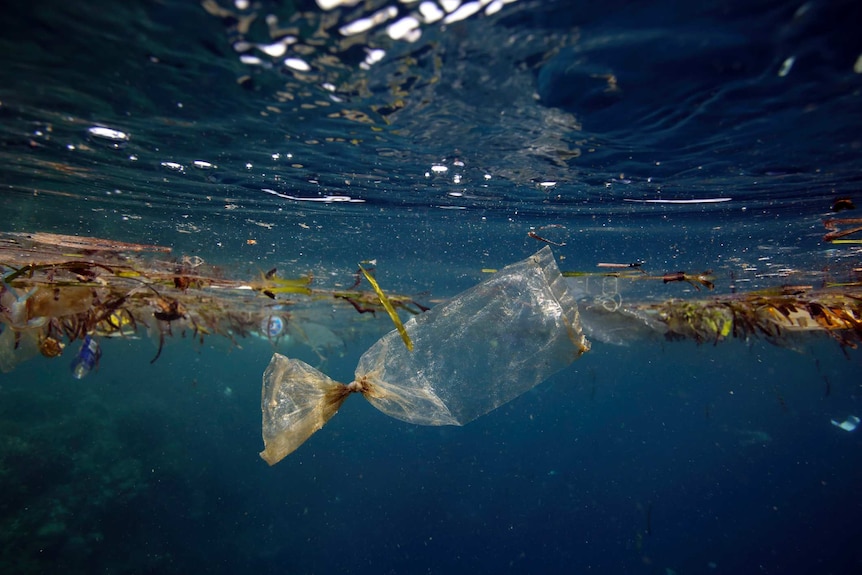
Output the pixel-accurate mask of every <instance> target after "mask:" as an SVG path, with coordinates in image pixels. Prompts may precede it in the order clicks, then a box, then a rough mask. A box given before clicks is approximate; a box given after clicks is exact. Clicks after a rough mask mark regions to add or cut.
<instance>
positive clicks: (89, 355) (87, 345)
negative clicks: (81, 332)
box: [72, 335, 102, 379]
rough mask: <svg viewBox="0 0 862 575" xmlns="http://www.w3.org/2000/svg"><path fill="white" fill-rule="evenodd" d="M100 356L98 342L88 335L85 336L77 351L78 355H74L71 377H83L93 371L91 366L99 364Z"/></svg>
mask: <svg viewBox="0 0 862 575" xmlns="http://www.w3.org/2000/svg"><path fill="white" fill-rule="evenodd" d="M101 357H102V350H101V348H99V342H97V341H96V340H95V339H94V338H93V337H91V336H89V335H87V336H85V337H84V342H83V343H82V344H81V349H80V350H79V351H78V355H77V356H75V361H73V362H72V377H74V378H75V379H83V378H84V377H85V376H86V375H87V374H89V373H90V372H91V371H93V368H95V367H96V366H97V365H99V359H100V358H101Z"/></svg>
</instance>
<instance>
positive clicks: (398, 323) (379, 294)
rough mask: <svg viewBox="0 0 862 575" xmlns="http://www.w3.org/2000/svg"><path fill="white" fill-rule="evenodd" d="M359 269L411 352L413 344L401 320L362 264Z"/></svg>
mask: <svg viewBox="0 0 862 575" xmlns="http://www.w3.org/2000/svg"><path fill="white" fill-rule="evenodd" d="M359 269H360V270H361V271H362V275H364V276H365V279H367V280H368V283H370V284H371V287H372V288H374V293H376V294H377V297H378V298H380V303H381V304H383V308H384V309H385V310H386V313H388V314H389V317H390V318H392V323H394V324H395V329H397V330H398V333H400V334H401V339H403V340H404V345H406V346H407V349H408V350H409V351H413V342H412V341H410V336H409V335H408V334H407V330H406V329H404V324H403V323H401V318H400V317H398V314H397V313H396V312H395V308H394V307H392V302H390V301H389V298H388V297H386V294H385V293H383V290H382V289H380V286H379V285H377V280H375V279H374V278H373V277H371V274H370V273H368V271H367V270H366V269H365V268H364V267H362V264H359Z"/></svg>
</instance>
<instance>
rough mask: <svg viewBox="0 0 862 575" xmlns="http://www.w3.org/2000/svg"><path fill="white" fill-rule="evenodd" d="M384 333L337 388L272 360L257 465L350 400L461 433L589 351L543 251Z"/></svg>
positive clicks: (286, 449)
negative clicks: (459, 428) (353, 396)
mask: <svg viewBox="0 0 862 575" xmlns="http://www.w3.org/2000/svg"><path fill="white" fill-rule="evenodd" d="M405 329H406V331H407V334H409V337H410V340H412V342H413V346H414V350H413V351H409V350H408V349H407V348H406V347H405V345H404V343H403V342H402V336H401V335H400V334H399V333H398V332H397V331H392V332H390V333H388V334H387V335H385V336H384V337H382V338H381V339H380V340H378V341H377V343H375V344H374V345H373V346H372V347H371V348H370V349H369V350H368V351H366V352H365V354H363V355H362V357H361V358H360V360H359V364H358V366H357V368H356V372H355V379H354V381H353V382H351V383H350V384H348V385H344V384H341V383H337V382H335V381H333V380H331V379H330V378H329V377H327V376H326V375H324V374H323V373H321V372H319V371H317V370H316V369H314V368H313V367H311V366H309V365H307V364H305V363H303V362H301V361H298V360H295V359H290V358H287V357H284V356H282V355H279V354H275V355H274V356H273V358H272V361H271V362H270V364H269V367H268V368H267V370H266V372H265V373H264V377H263V391H262V401H261V407H262V410H263V439H264V444H265V449H264V451H263V452H262V453H261V457H263V459H265V460H266V461H267V462H268V463H269V464H270V465H272V464H274V463H276V462H278V461H280V460H281V459H282V458H284V457H285V456H286V455H288V454H289V453H291V452H292V451H293V450H295V449H296V448H297V447H299V445H301V444H302V443H303V442H304V441H305V440H306V439H308V437H309V436H311V434H313V433H314V432H315V431H317V430H318V429H320V428H321V427H323V425H324V424H325V423H326V421H328V420H329V418H331V417H332V416H333V415H334V414H335V413H336V412H337V411H338V409H339V407H340V406H341V404H342V403H343V402H344V400H345V398H346V397H347V396H348V395H349V394H350V393H353V392H358V393H362V394H363V395H364V396H365V397H366V399H368V401H370V402H371V403H372V404H373V405H374V406H375V407H376V408H377V409H379V410H380V411H383V412H384V413H386V414H388V415H390V416H392V417H396V418H398V419H401V420H404V421H407V422H410V423H416V424H421V425H464V424H465V423H468V422H470V421H472V420H474V419H476V418H477V417H479V416H481V415H484V414H485V413H488V412H489V411H491V410H493V409H495V408H497V407H499V406H501V405H503V404H504V403H506V402H508V401H510V400H512V399H514V398H515V397H518V396H519V395H521V394H523V393H524V392H526V391H528V390H529V389H532V388H533V387H535V386H536V385H538V384H539V383H541V382H542V381H544V380H545V379H547V378H548V377H549V376H551V375H552V374H553V373H555V372H557V371H559V370H561V369H563V368H564V367H566V366H568V365H569V364H571V363H572V362H573V361H575V360H576V359H577V358H578V357H580V355H581V354H582V353H584V352H585V351H587V350H588V349H589V344H588V342H587V341H586V339H585V338H584V336H583V333H582V331H581V325H580V318H579V315H578V308H577V305H576V304H575V301H574V299H573V298H572V296H571V295H570V294H569V292H568V290H567V287H566V281H565V280H564V278H563V277H562V275H561V274H560V271H559V269H558V268H557V264H556V262H555V261H554V257H553V254H552V253H551V250H550V248H548V247H546V248H543V249H542V250H540V251H539V252H538V253H536V254H535V255H533V256H531V257H529V258H527V259H525V260H523V261H521V262H518V263H516V264H513V265H510V266H508V267H506V268H504V269H502V270H501V271H499V272H498V273H496V274H494V275H493V276H491V277H490V278H488V279H487V280H485V281H483V282H482V283H480V284H478V285H476V286H474V287H473V288H471V289H469V290H467V291H465V292H463V293H461V294H460V295H458V296H456V297H455V298H453V299H452V300H450V301H449V302H447V303H446V304H443V305H440V306H438V307H435V308H434V309H432V310H430V311H429V312H427V313H424V314H422V315H420V316H417V317H414V318H412V319H411V320H410V321H408V322H407V323H406V324H405Z"/></svg>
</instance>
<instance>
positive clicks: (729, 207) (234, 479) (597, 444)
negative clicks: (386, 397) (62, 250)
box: [0, 0, 862, 575]
mask: <svg viewBox="0 0 862 575" xmlns="http://www.w3.org/2000/svg"><path fill="white" fill-rule="evenodd" d="M350 4H351V3H349V2H343V3H338V2H326V1H324V0H318V1H317V2H313V1H310V0H296V1H283V2H278V1H275V0H259V1H255V0H252V1H244V0H234V1H229V0H205V1H203V2H190V1H185V0H162V1H159V2H148V1H142V0H131V1H128V2H121V3H117V2H107V1H105V0H93V1H91V2H86V3H78V2H59V1H56V0H43V1H42V2H24V1H22V0H11V1H8V2H4V4H3V6H2V7H0V13H2V15H3V27H2V33H0V173H2V179H1V180H0V184H2V187H3V190H2V194H0V214H2V220H3V221H2V225H0V231H2V232H12V233H18V232H50V233H55V234H69V235H80V236H87V237H100V238H110V239H114V240H117V241H123V242H139V243H147V244H159V245H165V246H170V247H171V248H172V249H173V253H174V254H186V255H187V256H189V257H196V258H201V259H202V260H204V261H206V262H207V263H208V264H212V265H216V266H219V267H220V268H221V269H223V270H225V273H226V274H228V275H232V276H234V277H243V276H248V277H253V276H255V275H258V274H260V273H263V272H265V271H266V270H269V269H271V268H273V267H278V268H279V270H288V271H289V273H295V275H297V276H299V275H302V274H305V273H313V274H314V275H315V278H326V277H328V276H330V275H335V274H341V277H344V276H348V277H350V276H351V275H352V274H353V273H354V272H355V270H356V267H357V262H360V261H367V260H376V265H377V274H378V276H377V277H378V279H379V280H380V281H381V283H382V284H383V285H384V288H385V289H387V290H391V291H393V292H402V293H410V294H413V295H415V297H416V298H417V300H418V301H423V302H425V303H427V304H429V305H430V304H433V303H436V302H439V301H444V300H445V299H447V298H450V297H452V296H454V295H455V294H457V293H458V292H460V291H462V290H463V289H466V288H468V287H470V286H472V285H475V284H476V283H478V282H480V281H481V280H482V279H483V278H484V277H485V274H484V273H483V271H482V270H483V269H486V268H495V269H496V268H501V267H503V266H505V265H506V264H509V263H512V262H515V261H518V260H521V259H523V258H524V257H526V256H528V255H529V254H531V253H533V252H535V251H536V250H537V249H538V248H540V247H543V246H545V245H547V243H546V242H545V241H543V239H544V240H548V241H551V242H553V243H554V244H555V245H553V246H552V247H553V250H554V253H555V255H556V257H557V260H558V262H559V264H560V267H561V268H562V269H564V270H586V271H592V272H595V271H599V270H600V269H601V268H597V267H596V265H597V264H598V263H608V262H611V263H622V264H628V263H642V266H641V268H642V269H644V270H648V272H649V273H651V274H657V275H658V276H661V275H662V274H665V273H673V272H676V271H680V270H685V271H687V272H690V273H699V272H702V271H705V270H711V271H712V273H713V275H714V276H715V284H716V287H715V292H707V291H706V290H705V289H703V288H702V291H700V292H698V291H696V290H695V287H694V286H693V285H690V284H688V283H684V282H682V283H677V282H671V283H663V282H661V281H653V282H647V281H643V282H638V281H624V280H620V281H618V282H607V283H601V284H600V283H599V282H598V281H595V282H593V284H592V285H585V284H583V283H579V282H576V281H574V280H573V281H572V288H573V289H577V290H580V291H578V293H579V295H580V296H583V297H584V298H591V297H594V296H595V297H599V296H601V297H605V296H607V297H608V298H611V300H605V301H617V302H622V304H623V305H625V304H627V303H629V302H634V301H639V300H641V299H643V300H649V301H661V300H670V299H673V298H704V297H712V296H713V295H714V294H730V293H732V292H736V293H745V292H749V291H753V290H758V289H765V288H774V287H776V286H782V285H812V286H814V287H822V286H823V285H825V284H826V283H830V282H835V283H848V284H853V283H855V284H857V285H858V282H859V281H860V278H859V273H860V272H859V271H858V270H859V267H860V249H859V247H858V245H859V244H858V243H845V244H830V243H828V242H825V241H824V240H823V235H824V234H825V233H826V231H828V230H827V229H826V228H825V227H824V224H823V222H824V220H825V219H828V218H835V217H839V218H845V217H846V218H850V219H852V218H859V216H858V215H857V214H858V212H854V211H852V210H850V211H847V212H842V213H840V214H836V213H835V212H834V211H833V208H835V209H837V208H838V207H841V206H845V207H849V204H853V203H854V202H855V204H860V202H862V196H860V194H859V189H860V174H862V169H860V168H862V159H860V158H862V156H860V154H861V153H862V151H860V150H862V131H860V127H862V35H860V34H859V33H858V25H859V23H860V22H862V4H859V3H858V2H853V1H839V0H836V1H827V0H811V1H808V2H804V1H799V2H786V1H776V0H758V1H748V2H739V1H734V0H728V1H722V2H715V1H706V2H680V1H676V0H659V1H657V2H630V1H618V0H609V1H606V2H600V3H596V2H584V1H539V0H519V1H514V2H505V3H504V2H497V1H495V2H485V1H483V2H478V1H473V2H457V1H452V2H444V1H443V0H429V1H428V2H422V3H418V2H413V3H411V2H396V1H395V0H387V1H381V0H368V1H366V2H359V3H356V5H355V6H351V5H350ZM459 10H462V11H461V12H459ZM435 15H436V16H435ZM411 18H412V20H411ZM393 24H399V26H401V27H400V28H399V27H393V28H389V26H391V25H393ZM841 199H846V200H849V202H848V201H846V200H845V201H844V202H839V200H841ZM860 205H862V204H860ZM856 225H859V224H856ZM531 233H532V235H530V234H531ZM535 236H538V237H539V238H540V239H536V237H535ZM542 238H543V239H542ZM849 238H850V239H858V234H856V235H855V236H853V235H851V236H849ZM0 263H2V262H0ZM4 269H5V268H4ZM854 270H855V271H854ZM602 294H604V295H602ZM614 298H616V299H614ZM609 305H611V304H609ZM368 322H371V323H369V324H368V325H372V326H374V327H372V328H370V329H368V330H364V331H362V332H361V333H358V334H357V335H356V337H354V338H347V339H345V340H344V341H343V342H342V341H338V342H336V343H335V344H334V345H333V342H331V341H330V342H328V344H327V346H326V349H325V350H324V352H323V353H322V354H321V355H318V354H317V353H315V352H314V351H312V350H311V349H310V348H308V346H303V345H301V344H300V343H298V342H296V341H293V340H291V339H290V338H286V339H285V340H283V341H280V342H271V341H268V340H266V339H264V338H246V339H240V340H238V341H237V342H230V341H218V340H217V338H211V339H208V340H207V341H206V342H205V344H204V345H200V344H198V343H196V342H193V341H191V338H189V339H185V340H183V339H181V338H174V340H171V341H167V342H166V343H165V348H164V350H163V351H162V353H161V356H160V357H159V359H158V361H156V362H155V363H152V364H151V363H150V360H151V359H152V358H153V356H155V354H156V351H157V347H156V345H155V344H154V343H152V342H150V341H148V340H147V338H146V337H145V334H142V337H143V339H131V338H115V339H110V340H108V339H103V340H102V341H101V342H100V345H101V349H102V355H101V359H100V362H99V365H98V367H97V368H96V369H94V370H93V371H92V372H91V373H90V374H88V375H87V377H86V378H84V379H82V380H80V381H78V380H74V379H73V378H72V377H71V374H70V373H69V362H68V361H66V360H65V359H58V360H50V359H46V358H34V359H32V360H30V361H27V362H23V363H21V364H20V365H18V366H16V368H15V369H14V371H11V372H10V373H4V374H2V375H0V542H2V545H0V570H2V572H4V573H18V574H26V573H46V572H57V571H58V570H60V569H62V571H63V572H64V573H66V574H70V575H71V574H76V573H112V574H123V573H129V574H131V573H135V574H138V573H161V574H168V573H213V574H232V575H235V574H239V573H254V574H258V575H259V574H262V573H297V574H299V573H309V574H310V573H353V574H375V575H379V574H409V575H416V574H420V573H423V574H435V573H445V574H447V575H453V574H468V573H469V574H474V573H494V574H499V573H524V574H555V573H561V574H562V573H565V574H580V573H603V574H607V573H644V574H663V575H664V574H670V573H678V574H680V575H687V574H697V573H703V574H710V573H716V574H718V573H773V574H797V573H799V574H802V573H805V574H821V575H825V574H839V573H840V574H849V573H859V572H862V551H860V549H862V547H860V545H859V542H860V538H862V514H860V511H862V509H860V506H862V499H860V489H859V485H860V484H862V431H860V430H856V431H853V432H846V431H844V430H842V429H840V428H839V427H837V426H835V425H832V424H831V420H833V419H834V420H837V421H839V422H840V421H843V420H844V419H845V418H846V417H847V416H849V415H857V416H860V415H862V401H860V397H862V395H860V394H862V390H860V375H859V374H860V373H862V371H860V368H862V363H860V357H862V356H860V352H859V351H858V350H856V349H852V348H851V347H850V346H849V345H846V342H845V345H841V343H840V342H836V341H834V339H832V338H830V337H828V336H827V335H822V334H821V335H820V336H814V337H811V338H803V339H802V340H796V339H792V340H789V341H779V342H778V343H779V344H780V345H772V344H771V343H769V342H767V341H764V340H763V339H758V338H752V339H750V340H748V341H742V340H733V341H724V342H719V343H717V344H715V345H713V344H712V343H703V344H700V345H698V344H697V343H695V342H691V341H665V340H664V339H662V338H661V337H650V336H649V335H647V334H644V333H642V332H632V333H630V334H627V335H628V336H629V337H626V338H623V339H625V340H626V341H624V342H616V343H610V342H609V341H610V340H612V339H613V338H609V337H607V335H608V333H609V331H606V330H605V329H604V327H606V326H603V325H602V324H601V320H599V323H598V324H597V325H592V326H590V330H588V333H587V335H588V337H589V338H590V339H591V340H592V341H593V348H592V350H591V351H590V352H589V353H588V354H585V355H584V357H582V358H581V359H580V360H578V361H577V362H575V363H574V364H573V365H572V366H570V367H569V368H568V369H566V370H564V371H563V372H560V373H558V374H556V375H555V376H554V377H552V378H551V379H550V380H549V381H547V382H545V383H544V384H542V385H540V386H538V387H537V388H535V389H533V390H531V391H530V392H529V393H527V394H525V395H524V396H522V397H520V398H518V399H516V400H514V401H512V402H511V403H508V404H506V405H505V406H503V407H501V408H499V409H497V410H496V411H494V412H492V413H490V414H488V415H486V416H484V417H482V418H480V419H478V420H477V421H475V422H473V423H470V424H469V425H467V426H465V427H442V428H433V427H418V426H412V425H409V424H406V423H402V422H400V421H397V420H394V419H391V418H388V417H386V416H384V415H382V414H381V413H379V412H377V411H375V410H374V409H373V408H372V407H371V406H370V405H368V404H367V403H366V402H365V401H363V400H361V399H360V398H358V397H352V398H349V400H348V401H347V402H346V403H345V405H344V407H343V408H342V409H341V411H340V412H339V413H338V415H337V416H336V417H335V418H334V419H333V420H332V421H331V422H330V423H329V424H327V426H326V427H325V428H324V429H323V430H321V431H320V432H318V433H317V434H315V435H314V436H313V437H312V438H311V439H310V440H309V441H308V442H307V443H306V444H304V445H303V446H302V447H300V449H299V450H297V451H296V452H295V453H294V454H292V455H290V456H289V457H288V458H286V459H285V460H284V461H282V462H281V463H279V464H277V465H275V466H274V467H272V468H270V467H268V466H267V465H266V464H265V463H264V462H262V461H261V460H260V458H259V457H258V452H259V451H260V449H261V448H262V442H261V438H260V383H261V374H262V372H263V370H264V368H265V367H266V365H267V362H268V361H269V358H270V356H271V354H272V352H273V347H274V345H276V346H277V349H278V351H280V352H282V353H287V354H289V355H292V356H296V357H300V358H301V359H304V360H305V361H308V362H309V363H312V364H314V365H319V366H320V367H321V369H323V370H324V371H325V372H326V373H327V374H329V375H330V376H331V377H333V378H335V379H338V380H340V381H350V378H351V377H352V373H353V368H354V367H355V365H356V363H357V361H358V359H359V357H360V355H361V354H362V353H363V351H365V349H367V348H368V347H369V346H370V345H371V344H372V343H373V342H374V341H375V339H376V338H377V337H378V336H380V335H381V334H382V333H385V332H386V331H387V330H388V329H390V328H391V324H389V323H388V319H387V318H386V317H384V316H383V315H382V314H377V317H375V318H369V319H368ZM608 329H610V328H608ZM619 343H623V344H624V345H619ZM477 345H478V343H477ZM467 352H469V350H465V353H467Z"/></svg>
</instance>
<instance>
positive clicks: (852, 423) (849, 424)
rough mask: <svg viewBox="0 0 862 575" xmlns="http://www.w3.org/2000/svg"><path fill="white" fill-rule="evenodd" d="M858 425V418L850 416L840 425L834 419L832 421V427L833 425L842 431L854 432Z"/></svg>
mask: <svg viewBox="0 0 862 575" xmlns="http://www.w3.org/2000/svg"><path fill="white" fill-rule="evenodd" d="M859 423H860V419H859V418H858V417H856V416H855V415H851V416H849V417H847V419H845V420H844V421H842V422H841V423H838V422H837V421H835V420H834V419H833V420H832V425H834V426H836V427H840V428H841V429H843V430H844V431H854V430H855V429H856V427H858V425H859Z"/></svg>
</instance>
